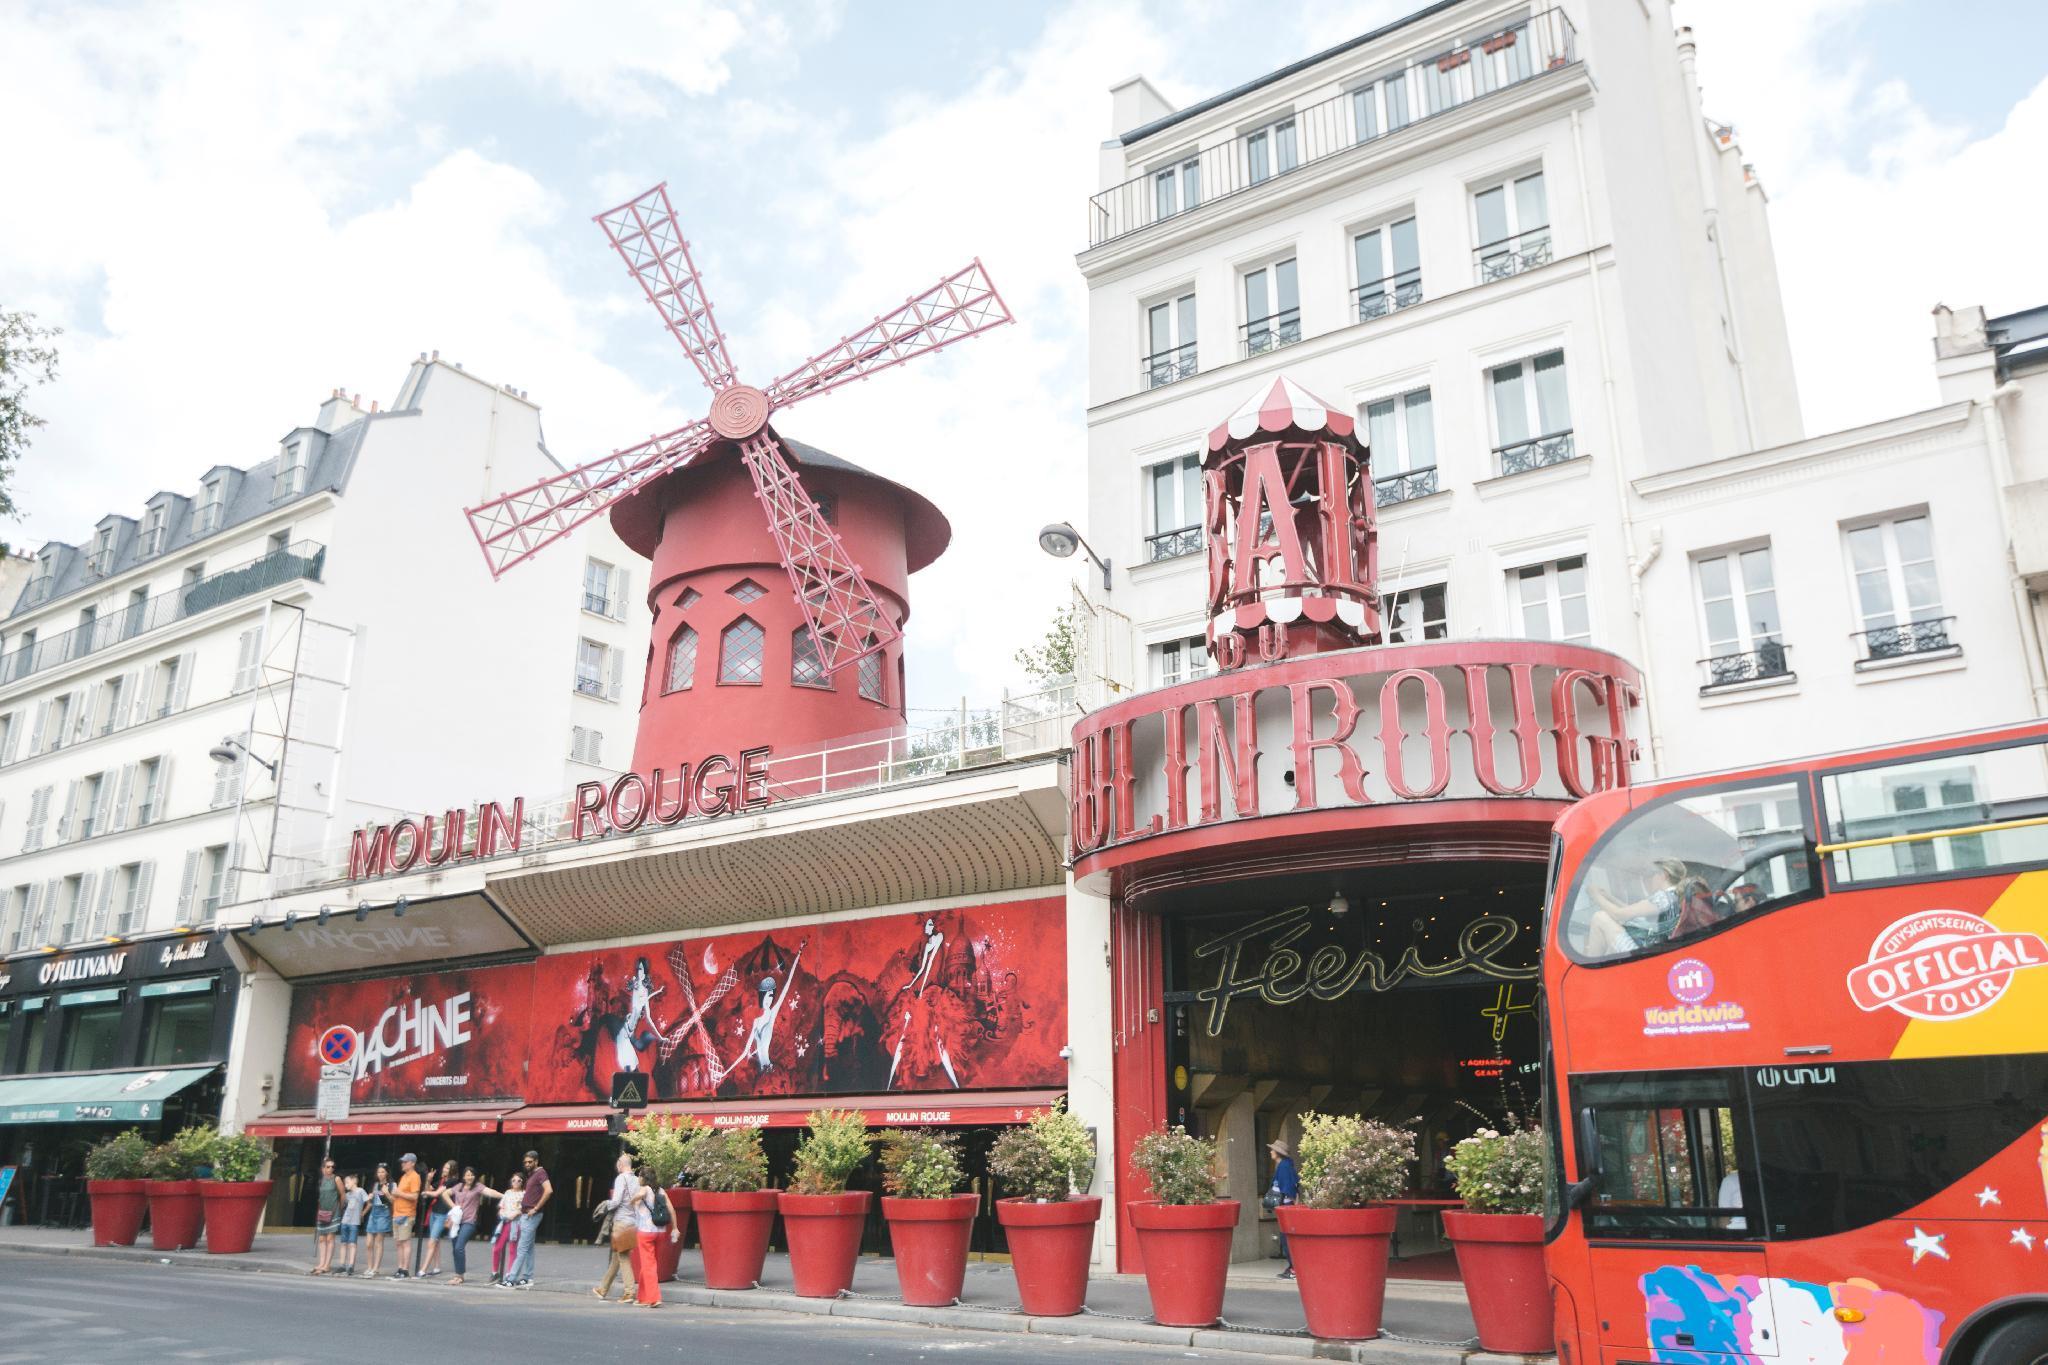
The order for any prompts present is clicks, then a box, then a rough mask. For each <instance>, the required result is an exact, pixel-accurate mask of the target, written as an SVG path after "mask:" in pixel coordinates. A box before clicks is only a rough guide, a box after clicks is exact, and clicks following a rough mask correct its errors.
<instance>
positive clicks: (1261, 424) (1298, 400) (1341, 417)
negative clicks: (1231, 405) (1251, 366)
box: [1209, 375, 1358, 450]
mask: <svg viewBox="0 0 2048 1365" xmlns="http://www.w3.org/2000/svg"><path fill="white" fill-rule="evenodd" d="M1357 427H1358V420H1357V419H1356V418H1354V417H1353V416H1352V415H1351V414H1350V413H1348V412H1340V411H1338V410H1337V409H1336V408H1333V407H1331V406H1330V405H1329V404H1328V403H1325V402H1324V401H1323V400H1322V399H1320V398H1318V397H1316V396H1315V395H1314V394H1312V393H1310V392H1309V391H1308V390H1307V389H1304V388H1303V387H1302V386H1301V385H1299V384H1297V383H1295V382H1294V381H1293V380H1292V379H1289V378H1287V377H1286V376H1285V375H1281V376H1280V377H1279V378H1277V379H1275V380H1274V381H1273V382H1272V384H1271V385H1269V386H1268V387H1266V388H1263V389H1261V390H1259V391H1258V392H1257V393H1255V394H1253V395H1252V396H1251V397H1250V398H1248V399H1246V400H1245V402H1244V403H1243V405H1242V406H1240V407H1239V408H1238V410H1237V411H1236V412H1233V413H1231V414H1230V416H1229V418H1228V419H1227V420H1225V421H1224V422H1223V424H1222V425H1221V426H1219V427H1217V428H1216V429H1215V430H1214V431H1212V432H1210V433H1209V449H1211V450H1221V449H1223V447H1225V446H1226V445H1229V444H1230V443H1231V442H1232V441H1247V440H1250V439H1252V438H1253V437H1256V436H1261V435H1263V436H1275V437H1277V436H1287V435H1295V436H1302V437H1310V438H1313V437H1316V436H1324V435H1327V436H1331V437H1336V438H1339V439H1348V440H1350V441H1352V442H1356V440H1357Z"/></svg>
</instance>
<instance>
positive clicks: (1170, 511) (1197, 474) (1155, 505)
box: [1145, 455, 1202, 563]
mask: <svg viewBox="0 0 2048 1365" xmlns="http://www.w3.org/2000/svg"><path fill="white" fill-rule="evenodd" d="M1145 483H1146V485H1147V491H1148V492H1149V494H1150V497H1149V499H1148V500H1147V503H1146V515H1147V516H1148V517H1149V518H1150V521H1151V529H1150V530H1149V531H1148V532H1147V533H1146V536H1145V559H1146V562H1147V563H1154V562H1157V561H1158V560H1162V559H1172V558H1174V557H1176V556H1178V555H1191V554H1196V553H1198V552H1200V550H1201V548H1202V460H1201V457H1200V456H1197V455H1182V456H1179V457H1177V458H1175V459H1171V460H1164V461H1161V462H1160V463H1158V464H1155V465H1148V466H1147V467H1146V469H1145Z"/></svg>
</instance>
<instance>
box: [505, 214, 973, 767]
mask: <svg viewBox="0 0 2048 1365" xmlns="http://www.w3.org/2000/svg"><path fill="white" fill-rule="evenodd" d="M596 221H597V222H598V224H599V225H600V226H601V227H603V229H604V231H605V235H606V236H607V237H608V238H609V239H610V240H611V244H612V246H613V247H614V248H615V249H616V250H617V251H618V253H619V255H620V256H621V257H622V258H624V260H625V262H626V266H627V268H628V269H629V270H630V271H631V272H632V275H633V277H634V278H635V279H636V280H638V281H639V283H640V286H641V288H642V290H644V291H645V293H646V295H647V298H648V301H649V302H650V303H652V304H653V305H654V307H655V311H656V312H658V313H659V314H660V315H661V320H662V324H663V325H664V326H665V327H667V328H668V330H669V332H670V334H671V335H673V336H674V337H675V339H676V340H677V341H678V342H680V343H681V345H682V347H683V353H684V354H685V355H687V356H688V357H689V358H690V362H691V364H693V365H694V366H696V369H697V373H698V374H699V375H700V376H701V377H702V378H703V381H704V384H705V387H707V388H708V389H710V390H711V405H710V408H709V410H708V411H707V413H706V414H705V416H703V417H701V418H698V419H696V420H694V421H691V422H689V423H686V424H685V425H683V426H681V427H678V428H676V429H675V430H674V431H670V432H666V433H662V434H660V435H656V436H651V437H649V438H648V439H647V440H645V441H642V442H640V443H639V444H637V445H633V446H628V447H625V448H623V449H620V450H615V451H613V452H612V453H611V454H610V455H607V456H604V457H602V458H600V459H597V460H592V461H591V462H590V463H588V464H585V465H582V466H580V467H578V468H575V469H571V470H569V471H567V472H565V473H562V474H557V475H553V476H551V477H549V478H546V479H543V480H541V481H540V482H538V483H535V484H531V485H529V486H527V487H525V488H521V489H517V490H515V491H513V492H511V493H507V494H504V495H503V496H501V497H498V498H495V499H493V500H491V501H489V502H486V503H483V504H481V505H479V506H476V507H472V508H470V509H468V517H469V522H470V526H471V528H472V530H473V531H474V532H475V534H476V538H477V543H478V544H479V545H480V546H481V547H482V549H483V552H484V559H485V562H486V563H487V564H488V565H489V566H490V570H491V575H492V576H493V577H494V578H495V577H498V576H500V575H502V574H503V573H504V572H505V571H506V570H507V569H510V568H511V567H512V566H513V565H515V564H518V563H520V562H522V561H524V560H526V559H528V558H531V557H532V556H533V555H534V554H536V553H538V552H540V551H541V550H542V549H544V548H546V547H547V546H548V545H550V544H552V543H553V542H555V541H557V540H560V539H562V538H563V537H564V536H566V535H568V534H569V533H570V532H572V531H574V530H575V529H576V527H578V526H580V525H582V524H583V523H584V522H586V521H588V520H589V519H590V518H592V517H594V516H596V515H598V514H599V513H600V512H606V511H609V512H610V514H611V518H612V526H613V528H614V529H615V530H616V531H617V532H618V533H619V536H620V538H621V539H623V540H624V541H625V542H626V544H627V545H629V546H631V547H632V548H633V549H634V550H635V551H637V552H638V553H640V554H643V555H646V556H647V557H648V558H649V559H650V560H651V561H652V562H653V572H652V574H651V575H650V578H651V583H650V587H649V597H648V600H649V604H650V605H651V606H652V608H653V611H654V637H653V639H652V641H651V642H650V645H649V649H648V654H647V664H646V672H645V674H644V675H643V680H642V693H641V697H642V700H641V710H640V729H639V735H638V738H637V739H636V740H635V743H634V750H633V769H634V771H636V772H642V773H645V772H648V771H650V770H651V769H653V768H655V767H660V766H664V765H668V766H670V767H671V768H672V767H673V764H674V762H675V761H676V760H678V759H680V758H682V757H684V756H687V755H689V754H691V753H693V752H694V751H696V750H700V749H703V748H705V747H706V746H707V744H715V746H716V747H720V748H725V747H728V746H730V747H739V745H742V744H754V743H760V744H775V745H778V746H784V747H787V746H789V745H793V744H800V743H803V742H806V741H814V740H825V739H833V738H837V737H840V736H845V735H851V734H862V733H867V732H871V731H876V730H882V729H886V728H889V727H890V726H891V725H893V724H896V723H898V722H900V719H901V711H902V685H903V676H902V634H903V623H904V621H905V619H906V618H907V617H908V615H909V609H910V607H909V577H910V574H911V573H912V572H914V571H916V570H917V569H921V568H923V567H924V566H925V565H926V564H929V563H931V562H932V560H934V559H936V558H937V557H938V556H939V554H940V552H941V551H943V550H944V549H945V546H946V542H947V540H948V539H949V538H950V535H951V530H950V528H949V527H948V526H947V524H946V520H945V518H944V517H943V516H941V515H940V514H939V511H938V509H937V508H936V507H934V506H932V504H931V503H930V502H928V501H926V500H925V499H924V498H923V497H921V496H919V495H918V494H917V493H914V492H912V491H911V490H910V489H908V488H904V487H903V486H901V485H899V484H895V483H892V482H890V481H889V480H886V479H883V478H880V477H878V476H876V475H874V474H871V473H869V472H868V471H866V470H864V469H862V468H860V467H859V466H858V465H855V464H852V463H851V462H849V461H846V460H841V459H838V458H837V457H835V456H832V455H828V454H826V453H825V452H823V451H820V450H817V449H815V448H813V447H810V446H806V445H803V444H801V443H799V442H795V441H789V440H786V439H784V438H783V437H781V436H779V435H778V434H777V433H776V431H775V429H774V427H773V426H771V425H770V419H771V418H772V417H773V416H775V415H776V414H777V413H779V412H780V411H781V410H782V409H784V408H787V407H789V406H790V405H791V404H794V403H797V402H800V401H802V400H803V399H806V398H813V397H816V396H818V395H819V394H824V393H830V392H831V391H832V390H833V389H836V388H838V387H840V386H841V385H843V384H849V383H852V382H853V381H854V380H856V379H865V378H867V377H868V376H869V375H872V374H874V373H876V372H877V371H880V370H884V369H887V368H889V367H890V366H892V365H900V364H902V363H904V362H905V361H907V360H912V359H915V358H916V357H918V356H922V355H929V354H931V353H933V352H935V351H939V350H942V349H944V348H945V347H947V346H950V345H952V344H953V343H954V342H956V341H960V340H964V339H965V338H967V337H970V336H975V335H977V334H979V333H981V332H984V331H987V330H988V329H990V328H992V327H998V326H1001V325H1002V324H1004V323H1006V322H1010V321H1013V319H1012V317H1011V315H1010V311H1009V309H1008V307H1006V306H1005V305H1004V303H1003V301H1002V297H1001V296H1000V295H998V294H997V293H996V291H995V286H994V285H993V284H992V283H990V281H989V278H988V275H987V272H985V271H984V270H983V269H982V267H981V262H980V261H975V262H973V263H972V264H970V265H968V266H967V267H966V268H965V269H962V270H958V271H955V272H954V273H952V274H950V275H947V276H945V277H943V278H942V279H940V280H939V282H938V283H937V284H935V285H933V286H932V287H931V288H929V289H927V290H925V291H924V292H923V293H921V294H918V295H915V296H913V297H912V298H910V299H908V300H906V301H905V302H904V303H903V304H901V305H900V306H898V307H896V308H895V309H892V310H891V311H889V312H887V313H884V314H883V315H881V316H880V317H877V318H876V319H875V320H874V321H873V322H872V323H870V324H869V325H867V326H866V327H863V328H861V329H860V330H859V331H856V332H854V333H852V334H851V335H849V336H847V337H845V338H844V339H842V340H841V341H839V342H837V343H836V344H834V345H833V346H831V347H830V348H828V349H827V350H825V351H823V352H821V353H819V354H818V355H815V356H813V357H812V358H810V359H809V360H806V361H804V362H803V363H802V364H801V365H798V366H797V367H796V368H794V369H792V370H790V371H789V372H788V373H787V374H784V375H783V376H781V377H780V378H778V379H776V380H774V381H772V382H771V383H769V384H768V385H766V386H765V387H762V388H756V387H754V386H753V385H750V384H743V383H741V382H740V380H739V376H738V374H737V373H736V372H735V370H734V367H733V362H732V358H731V356H730V355H729V354H728V352H727V350H726V338H725V335H724V333H722V332H721V331H720V330H719V328H718V321H717V319H716V318H715V317H714V316H713V314H712V311H711V300H710V297H709V296H708V295H707V294H706V293H705V290H704V282H703V279H702V277H700V276H699V275H698V273H697V268H696V265H695V264H694V263H693V262H692V260H691V258H690V247H689V243H688V242H687V241H685V240H684V238H683V234H682V229H681V227H680V226H679V225H678V224H677V222H676V217H675V210H674V209H673V208H672V207H671V206H670V204H669V198H668V187H667V186H666V185H657V186H655V187H654V188H653V189H651V190H649V191H647V192H646V193H645V194H642V195H640V196H638V197H637V198H634V199H632V200H629V201H628V202H626V203H624V204H621V205H619V206H618V207H617V208H614V209H609V210H607V211H606V212H604V213H601V214H599V215H597V220H596ZM799 469H801V470H802V471H803V472H802V473H801V475H799V472H798V471H799ZM749 504H751V506H750V505H749Z"/></svg>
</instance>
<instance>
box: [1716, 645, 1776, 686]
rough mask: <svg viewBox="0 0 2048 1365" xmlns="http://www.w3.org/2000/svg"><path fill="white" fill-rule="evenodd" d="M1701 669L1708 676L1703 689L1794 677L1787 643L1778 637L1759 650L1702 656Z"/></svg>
mask: <svg viewBox="0 0 2048 1365" xmlns="http://www.w3.org/2000/svg"><path fill="white" fill-rule="evenodd" d="M1700 668H1701V669H1702V671H1703V675H1704V677H1705V678H1706V681H1705V682H1703V683H1701V684H1700V691H1702V692H1711V691H1713V690H1714V689H1715V688H1718V687H1737V686H1740V685H1741V684H1743V683H1755V682H1769V681H1770V680H1771V679H1773V678H1789V677H1791V676H1792V668H1791V665H1790V664H1789V663H1788V662H1787V660H1786V658H1785V646H1784V645H1782V644H1780V643H1779V642H1778V641H1776V640H1765V641H1764V642H1762V643H1761V644H1759V645H1758V646H1757V647H1756V648H1755V649H1751V650H1745V651H1743V652H1742V653H1739V654H1718V655H1715V656H1714V657H1713V658H1711V659H1701V660H1700Z"/></svg>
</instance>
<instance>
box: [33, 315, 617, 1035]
mask: <svg viewBox="0 0 2048 1365" xmlns="http://www.w3.org/2000/svg"><path fill="white" fill-rule="evenodd" d="M556 467H557V466H556V464H555V462H554V461H553V459H552V457H551V456H550V455H549V453H548V451H547V449H546V447H545V445H544V444H543V441H542V435H541V425H540V411H539V408H538V406H537V405H536V404H535V403H534V402H533V401H532V400H531V399H530V398H529V397H528V396H527V395H526V394H524V393H523V392H521V391H519V390H516V389H513V388H510V387H507V386H503V385H497V384H493V383H490V382H488V381H485V380H483V379H480V378H478V377H477V376H475V375H472V374H469V373H467V372H466V371H464V370H463V369H462V368H461V367H460V366H458V365H454V364H451V363H448V362H444V361H442V360H440V359H439V358H438V356H428V355H422V356H421V357H420V358H419V359H418V360H417V361H415V362H414V363H413V364H412V365H411V366H410V367H409V368H408V370H407V372H406V376H405V380H404V382H403V384H402V385H401V386H400V388H399V391H398V395H397V398H396V400H395V401H394V402H393V403H392V404H391V406H390V407H389V408H388V409H385V410H379V409H378V406H377V405H376V404H375V403H372V404H371V405H370V407H369V408H368V409H365V408H364V407H362V406H361V405H360V402H359V400H357V399H355V398H352V397H350V396H347V395H344V394H342V393H341V392H339V391H337V392H335V393H334V394H332V395H331V396H330V397H328V398H327V399H326V400H325V401H324V402H322V403H321V404H320V405H319V408H318V410H317V412H316V413H315V414H314V415H313V416H312V420H311V421H310V422H308V423H307V424H306V425H303V426H296V427H294V428H292V429H291V430H290V431H288V432H286V433H285V434H284V436H283V437H282V438H281V439H280V441H279V444H278V448H277V450H276V452H275V453H274V454H273V455H271V456H270V458H268V459H264V460H261V461H256V462H251V463H248V464H236V463H222V464H217V465H215V466H213V467H212V468H210V469H206V470H204V471H203V472H201V473H200V474H199V477H198V480H197V483H196V486H192V485H186V486H181V487H178V488H175V489H167V490H164V491H159V492H156V493H153V494H152V495H150V496H149V497H148V498H147V499H145V500H144V501H143V502H142V503H141V504H140V506H139V507H138V508H135V509H133V510H127V509H124V510H121V511H115V512H110V513H109V514H108V515H107V516H105V517H103V518H102V519H101V520H100V521H99V522H98V523H97V524H96V525H95V526H93V527H92V528H91V530H90V533H89V534H88V535H86V536H84V537H82V538H81V540H80V541H79V543H77V544H68V543H58V542H52V543H50V544H47V545H44V546H42V547H41V548H40V549H39V550H37V551H36V552H35V553H34V554H33V556H32V562H31V567H30V571H29V578H28V581H27V583H26V585H25V586H24V587H23V588H22V589H21V590H20V593H19V596H18V599H16V600H12V601H11V602H10V603H9V604H8V605H9V606H10V608H11V609H10V610H9V611H8V614H7V616H6V617H5V619H4V621H0V855H4V858H0V868H4V871H0V883H4V885H0V953H5V954H26V953H35V952H45V951H47V950H50V949H53V948H54V949H63V948H66V947H68V946H75V945H81V944H86V943H92V942H98V941H102V940H115V941H119V940H126V939H133V938H135V937H137V936H141V935H149V934H154V933H157V932H159V931H168V930H174V929H179V928H189V927H192V926H197V925H206V924H210V923H213V922H215V921H216V920H220V919H234V920H239V919H246V918H247V917H248V916H250V915H252V914H259V913H260V912H261V898H262V897H263V895H264V894H265V892H266V890H267V889H268V887H269V885H270V882H271V880H272V879H273V878H283V877H285V876H287V875H288V874H289V872H290V870H291V868H292V867H293V866H295V865H296V864H297V863H299V862H302V861H304V860H306V859H308V858H311V857H314V856H317V850H321V849H324V848H326V847H330V846H331V845H333V844H334V843H335V842H337V841H345V840H346V838H347V836H348V832H349V831H350V830H351V829H353V828H355V827H357V826H359V825H362V824H364V823H368V822H373V821H384V820H389V819H391V818H394V815H395V814H402V813H406V812H411V813H419V812H422V811H429V810H432V811H438V810H443V809H447V808H449V807H451V806H460V805H467V804H470V803H472V802H475V801H477V800H479V799H488V798H497V797H509V796H512V795H516V794H518V793H521V792H554V791H557V790H559V789H561V788H563V787H564V786H565V785H569V784H572V783H573V782H575V781H577V780H581V779H582V778H584V777H588V776H591V775H592V774H593V773H594V772H602V771H609V770H610V769H611V767H613V766H614V765H618V766H622V765H623V764H624V763H625V762H626V759H627V756H628V755H629V754H630V753H631V750H632V738H633V727H634V717H635V714H636V708H637V702H638V698H637V697H627V696H624V695H623V692H624V689H623V686H622V680H623V678H624V677H625V676H626V670H625V663H624V657H625V652H626V650H627V649H628V648H629V644H631V645H634V646H637V642H641V641H644V640H645V638H646V633H647V630H646V627H647V613H646V607H645V604H644V603H643V602H641V601H639V600H637V599H636V597H635V595H634V585H633V581H632V575H631V573H630V571H629V569H628V567H627V566H628V565H629V563H630V562H631V560H630V557H629V554H628V552H627V550H626V548H625V546H624V545H623V544H622V543H620V542H619V541H618V540H617V538H616V537H615V536H613V535H612V533H611V530H610V527H609V525H608V524H607V523H605V522H604V521H603V520H602V519H600V520H598V521H596V522H593V523H591V524H590V525H588V526H587V527H586V528H584V530H583V531H582V532H581V533H580V535H581V543H580V545H579V546H578V550H579V552H578V553H572V554H564V555H550V556H545V557H543V558H542V559H540V560H537V561H535V562H534V563H532V564H530V565H526V566H522V567H521V568H520V569H519V570H518V571H516V572H515V573H514V574H512V575H510V576H508V577H507V578H506V579H505V580H504V581H503V582H497V583H494V582H493V581H492V580H491V578H490V576H489V574H488V572H487V571H486V570H485V568H484V564H483V559H482V556H481V555H479V554H478V552H477V548H476V543H475V540H474V537H473V536H472V534H471V532H470V530H469V528H468V526H467V524H466V523H465V521H464V518H463V515H462V509H463V507H464V506H465V505H467V504H470V503H473V502H475V501H477V500H478V499H479V497H480V496H481V495H483V494H484V493H485V492H487V491H489V490H491V489H493V488H499V489H502V488H506V487H512V486H516V485H517V484H520V483H524V482H527V481H530V480H532V479H536V478H539V477H542V476H543V475H544V474H545V473H549V472H553V470H554V469H555V468H556ZM238 903H239V904H238ZM230 907H232V909H230ZM17 975H22V974H19V973H18V974H17ZM49 1045H50V1047H51V1048H52V1049H53V1050H55V1049H58V1048H60V1047H61V1043H60V1041H59V1040H58V1039H57V1038H56V1037H55V1036H54V1035H53V1036H52V1037H51V1039H50V1043H49ZM56 1064H58V1063H57V1062H56V1061H53V1059H51V1058H41V1057H5V1056H0V1071H5V1070H8V1069H10V1066H12V1067H14V1068H17V1069H22V1070H31V1071H32V1070H38V1069H48V1068H49V1067H50V1066H52V1065H56Z"/></svg>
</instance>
